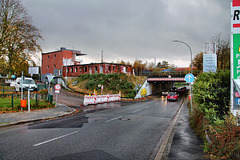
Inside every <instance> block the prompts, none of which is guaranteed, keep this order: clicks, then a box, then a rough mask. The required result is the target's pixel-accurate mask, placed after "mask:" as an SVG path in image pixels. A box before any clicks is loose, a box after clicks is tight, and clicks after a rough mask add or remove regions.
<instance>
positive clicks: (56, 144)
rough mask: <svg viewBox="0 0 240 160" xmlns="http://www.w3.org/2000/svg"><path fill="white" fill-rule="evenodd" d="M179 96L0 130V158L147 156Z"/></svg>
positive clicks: (116, 159)
mask: <svg viewBox="0 0 240 160" xmlns="http://www.w3.org/2000/svg"><path fill="white" fill-rule="evenodd" d="M180 103H181V100H179V101H178V102H167V101H166V99H162V98H155V99H153V100H148V101H146V102H138V103H133V104H131V105H121V102H117V103H115V104H116V106H121V107H116V108H112V109H106V110H100V111H95V112H93V111H91V112H86V113H77V114H75V115H72V116H69V117H64V118H61V119H55V120H50V121H44V122H36V123H32V124H25V125H18V126H12V127H7V128H1V129H0V139H1V141H0V159H21V160H24V159H26V160H27V159H28V160H29V159H53V160H63V159H104V160H107V159H111V160H120V159H121V160H128V159H136V160H140V159H141V160H142V159H144V160H145V159H149V156H150V155H151V154H155V153H154V152H153V150H154V148H155V147H156V145H157V143H158V141H159V139H160V138H161V136H162V134H163V133H164V131H165V129H166V127H167V125H168V123H169V122H170V120H171V119H172V117H173V115H174V114H175V113H176V112H177V110H178V108H179V106H180Z"/></svg>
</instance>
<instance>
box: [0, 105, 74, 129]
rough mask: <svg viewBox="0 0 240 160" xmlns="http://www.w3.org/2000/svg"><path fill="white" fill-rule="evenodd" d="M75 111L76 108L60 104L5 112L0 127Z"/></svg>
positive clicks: (1, 115) (1, 116)
mask: <svg viewBox="0 0 240 160" xmlns="http://www.w3.org/2000/svg"><path fill="white" fill-rule="evenodd" d="M73 112H75V109H73V108H70V107H67V106H65V105H61V104H58V106H57V107H55V108H51V109H43V110H37V111H30V112H28V111H25V112H16V113H4V114H0V127H5V126H9V125H15V124H20V123H27V122H33V121H39V120H45V119H51V118H56V117H62V116H66V115H69V114H72V113H73Z"/></svg>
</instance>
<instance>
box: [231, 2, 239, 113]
mask: <svg viewBox="0 0 240 160" xmlns="http://www.w3.org/2000/svg"><path fill="white" fill-rule="evenodd" d="M239 80H240V0H232V3H231V86H230V87H231V95H230V97H231V112H232V114H233V115H234V116H237V115H238V116H239V114H240V103H239V96H238V95H239V94H237V93H236V92H238V88H239V86H240V82H239Z"/></svg>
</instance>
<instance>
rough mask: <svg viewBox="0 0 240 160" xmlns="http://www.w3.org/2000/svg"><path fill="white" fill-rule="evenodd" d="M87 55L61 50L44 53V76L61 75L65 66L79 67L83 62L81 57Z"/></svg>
mask: <svg viewBox="0 0 240 160" xmlns="http://www.w3.org/2000/svg"><path fill="white" fill-rule="evenodd" d="M82 55H86V54H83V53H81V51H76V50H70V49H66V48H61V49H60V50H59V51H53V52H48V53H42V75H46V74H48V73H49V74H57V72H58V74H59V75H61V70H62V67H63V66H65V65H67V66H68V65H78V64H80V62H81V59H79V56H82Z"/></svg>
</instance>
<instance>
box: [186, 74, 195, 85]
mask: <svg viewBox="0 0 240 160" xmlns="http://www.w3.org/2000/svg"><path fill="white" fill-rule="evenodd" d="M193 80H194V75H193V74H191V73H188V74H186V75H185V81H186V82H187V83H192V82H193Z"/></svg>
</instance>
